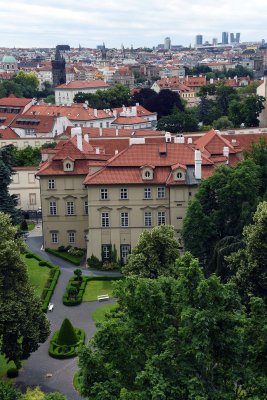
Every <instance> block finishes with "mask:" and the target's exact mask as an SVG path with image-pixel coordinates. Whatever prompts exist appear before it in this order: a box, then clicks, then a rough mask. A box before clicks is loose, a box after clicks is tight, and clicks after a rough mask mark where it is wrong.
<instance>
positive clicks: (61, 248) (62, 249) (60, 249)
mask: <svg viewBox="0 0 267 400" xmlns="http://www.w3.org/2000/svg"><path fill="white" fill-rule="evenodd" d="M57 250H58V251H66V250H65V246H59V247H58V249H57Z"/></svg>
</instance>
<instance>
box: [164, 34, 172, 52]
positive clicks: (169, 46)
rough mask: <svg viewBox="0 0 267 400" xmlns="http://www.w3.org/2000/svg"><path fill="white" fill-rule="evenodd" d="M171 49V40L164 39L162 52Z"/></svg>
mask: <svg viewBox="0 0 267 400" xmlns="http://www.w3.org/2000/svg"><path fill="white" fill-rule="evenodd" d="M170 48H171V39H170V38H169V37H166V38H165V39H164V50H170Z"/></svg>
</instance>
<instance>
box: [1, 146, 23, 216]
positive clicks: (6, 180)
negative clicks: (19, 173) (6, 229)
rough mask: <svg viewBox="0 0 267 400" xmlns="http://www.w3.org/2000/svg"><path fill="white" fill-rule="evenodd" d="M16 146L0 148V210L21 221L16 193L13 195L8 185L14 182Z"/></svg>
mask: <svg viewBox="0 0 267 400" xmlns="http://www.w3.org/2000/svg"><path fill="white" fill-rule="evenodd" d="M13 151H14V146H12V145H9V146H4V147H2V148H1V149H0V212H1V211H2V212H4V213H7V214H9V215H11V217H12V221H13V222H14V223H17V222H18V221H19V215H18V211H17V209H16V208H15V207H16V205H17V199H16V196H15V195H11V194H10V193H9V191H8V187H9V185H10V183H11V182H12V175H13V174H14V172H13V166H14V165H15V157H14V154H13Z"/></svg>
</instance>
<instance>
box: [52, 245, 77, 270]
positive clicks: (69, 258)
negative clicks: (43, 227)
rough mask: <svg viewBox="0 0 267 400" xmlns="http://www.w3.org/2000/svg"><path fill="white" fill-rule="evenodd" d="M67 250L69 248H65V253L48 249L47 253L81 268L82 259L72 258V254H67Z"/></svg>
mask: <svg viewBox="0 0 267 400" xmlns="http://www.w3.org/2000/svg"><path fill="white" fill-rule="evenodd" d="M66 249H67V247H66V248H65V251H58V250H54V249H50V248H46V249H45V251H46V252H47V253H50V254H53V255H54V256H57V257H60V258H62V259H63V260H66V261H68V262H69V263H71V264H74V265H77V266H79V265H80V258H78V259H74V258H73V257H75V256H72V255H71V254H69V253H68V252H66Z"/></svg>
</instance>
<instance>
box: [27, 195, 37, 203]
mask: <svg viewBox="0 0 267 400" xmlns="http://www.w3.org/2000/svg"><path fill="white" fill-rule="evenodd" d="M29 203H30V204H31V205H35V204H36V194H35V193H29Z"/></svg>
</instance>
